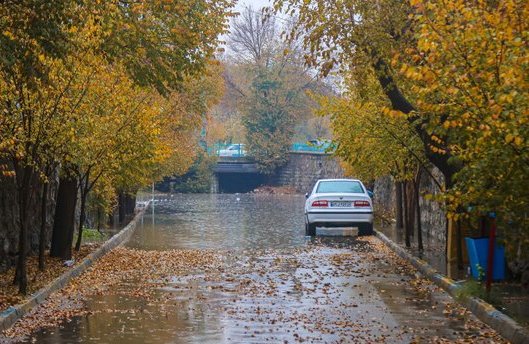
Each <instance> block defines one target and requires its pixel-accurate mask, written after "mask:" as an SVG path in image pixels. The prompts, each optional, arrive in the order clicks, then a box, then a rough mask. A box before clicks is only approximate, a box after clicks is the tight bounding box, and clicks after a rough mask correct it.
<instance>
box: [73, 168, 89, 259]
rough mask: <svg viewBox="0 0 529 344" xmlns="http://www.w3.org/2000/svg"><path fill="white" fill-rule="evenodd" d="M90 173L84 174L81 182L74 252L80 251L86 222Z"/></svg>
mask: <svg viewBox="0 0 529 344" xmlns="http://www.w3.org/2000/svg"><path fill="white" fill-rule="evenodd" d="M89 178H90V172H87V173H86V176H85V178H84V180H81V181H80V183H81V209H80V211H81V214H80V216H79V231H78V235H77V242H76V243H75V250H76V251H79V250H80V249H81V241H82V240H83V226H84V223H85V221H86V198H87V197H88V192H89V191H90V189H89V180H90V179H89Z"/></svg>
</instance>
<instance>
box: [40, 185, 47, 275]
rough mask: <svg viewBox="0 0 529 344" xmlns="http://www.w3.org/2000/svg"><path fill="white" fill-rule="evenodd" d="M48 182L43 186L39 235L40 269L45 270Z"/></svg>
mask: <svg viewBox="0 0 529 344" xmlns="http://www.w3.org/2000/svg"><path fill="white" fill-rule="evenodd" d="M47 201H48V182H45V183H44V185H43V186H42V199H41V222H40V235H39V270H40V271H44V269H45V268H46V266H45V258H44V251H45V250H46V221H47V218H46V215H47V214H46V205H47V204H48V202H47Z"/></svg>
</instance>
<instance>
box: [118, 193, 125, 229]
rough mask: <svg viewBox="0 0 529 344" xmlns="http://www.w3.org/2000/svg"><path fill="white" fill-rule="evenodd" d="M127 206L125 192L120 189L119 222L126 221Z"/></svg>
mask: <svg viewBox="0 0 529 344" xmlns="http://www.w3.org/2000/svg"><path fill="white" fill-rule="evenodd" d="M126 213H127V212H126V207H125V193H124V192H123V191H120V192H119V194H118V221H119V223H123V222H125V217H126Z"/></svg>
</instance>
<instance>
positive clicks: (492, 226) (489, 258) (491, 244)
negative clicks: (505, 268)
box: [486, 213, 496, 293]
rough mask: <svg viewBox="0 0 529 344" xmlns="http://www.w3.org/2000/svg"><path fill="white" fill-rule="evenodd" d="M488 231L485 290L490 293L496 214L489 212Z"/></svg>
mask: <svg viewBox="0 0 529 344" xmlns="http://www.w3.org/2000/svg"><path fill="white" fill-rule="evenodd" d="M489 217H490V231H489V252H488V253H489V254H488V255H487V282H486V290H487V293H490V288H491V284H492V276H493V267H494V247H495V241H496V214H495V213H490V214H489Z"/></svg>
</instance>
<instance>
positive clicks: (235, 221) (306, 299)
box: [19, 195, 495, 344]
mask: <svg viewBox="0 0 529 344" xmlns="http://www.w3.org/2000/svg"><path fill="white" fill-rule="evenodd" d="M237 198H239V200H237ZM303 203H304V197H303V196H291V195H290V196H266V195H175V196H172V197H168V198H167V199H163V200H159V202H157V203H156V205H155V207H154V211H152V210H149V213H148V215H146V216H145V217H144V218H143V221H142V224H141V225H140V226H139V227H138V228H137V230H136V232H135V234H134V236H133V238H132V239H131V241H130V242H129V243H128V245H127V247H126V248H121V249H118V250H116V251H115V252H113V253H112V254H110V255H108V256H106V257H105V258H103V259H102V260H101V261H100V262H99V263H97V264H96V266H95V267H94V269H92V270H91V271H89V272H88V273H87V274H85V275H84V276H82V277H81V278H80V279H79V280H76V281H74V286H70V287H69V288H67V290H66V291H65V292H64V293H63V294H62V295H59V296H57V297H56V298H55V300H52V301H50V305H48V306H45V307H44V309H41V310H37V312H36V314H34V316H35V317H36V318H39V316H41V317H46V316H48V317H50V316H54V315H55V314H56V313H54V312H55V311H54V310H52V309H53V308H54V307H55V308H56V309H61V310H63V311H64V308H67V307H70V306H71V303H72V302H73V301H72V300H80V302H77V301H76V306H75V307H77V312H76V311H72V313H71V314H68V319H67V320H66V321H63V322H61V323H60V324H59V325H58V326H51V327H49V328H44V329H39V330H37V331H35V332H33V334H31V335H30V337H27V338H24V339H23V341H24V342H38V343H83V342H89V343H114V344H120V343H127V344H128V343H201V344H205V343H298V342H308V343H376V342H382V343H410V342H421V343H423V342H424V343H430V342H456V341H470V342H484V343H485V342H486V343H488V342H491V341H492V339H489V337H491V336H494V335H495V334H494V333H493V332H492V331H490V330H488V329H487V328H486V327H485V326H483V325H482V324H481V323H479V322H478V321H476V320H475V318H474V317H473V316H471V315H470V314H469V313H468V312H466V311H465V310H463V309H460V308H458V307H457V306H456V305H455V304H453V302H452V300H451V299H450V298H449V297H448V296H447V295H446V294H445V293H444V292H442V291H440V290H438V289H437V288H436V287H434V286H432V285H431V284H430V283H428V282H427V281H424V280H423V279H421V278H417V276H415V273H414V271H413V270H410V268H409V267H408V266H407V265H405V264H404V263H403V262H402V261H400V260H399V259H398V258H397V257H395V256H394V255H393V254H392V253H391V252H390V251H389V250H388V249H387V248H386V247H385V246H384V245H382V244H381V243H380V241H378V239H376V238H373V237H369V238H360V239H356V238H316V239H310V238H307V237H305V236H304V229H303V213H302V212H303V210H302V208H303ZM65 300H67V301H65ZM77 303H80V304H81V306H79V305H78V304H77ZM72 307H73V306H72ZM75 307H74V308H75ZM39 312H40V313H39ZM62 314H63V313H62ZM19 326H20V327H21V328H22V327H23V326H25V325H24V324H23V323H22V324H19ZM26 326H27V324H26ZM19 339H20V338H19Z"/></svg>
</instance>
